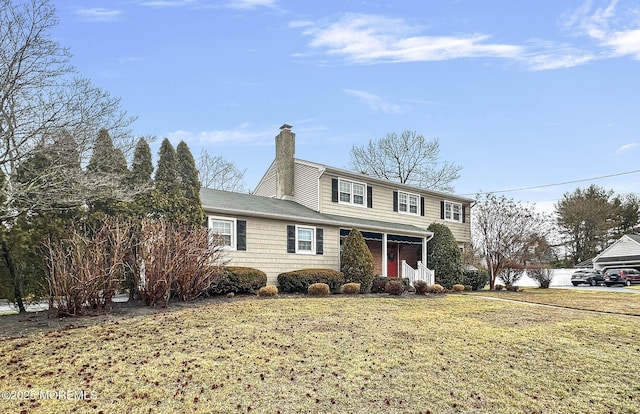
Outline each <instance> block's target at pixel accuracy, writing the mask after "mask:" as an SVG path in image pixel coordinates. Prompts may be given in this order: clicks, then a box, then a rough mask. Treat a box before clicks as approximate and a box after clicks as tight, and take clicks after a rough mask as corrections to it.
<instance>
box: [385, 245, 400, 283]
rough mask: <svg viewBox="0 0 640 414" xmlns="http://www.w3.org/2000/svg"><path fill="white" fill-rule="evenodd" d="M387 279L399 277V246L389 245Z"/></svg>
mask: <svg viewBox="0 0 640 414" xmlns="http://www.w3.org/2000/svg"><path fill="white" fill-rule="evenodd" d="M387 277H398V245H397V244H394V245H387Z"/></svg>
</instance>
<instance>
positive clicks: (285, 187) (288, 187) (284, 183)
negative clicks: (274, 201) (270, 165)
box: [276, 124, 296, 200]
mask: <svg viewBox="0 0 640 414" xmlns="http://www.w3.org/2000/svg"><path fill="white" fill-rule="evenodd" d="M291 128H292V127H291V125H287V124H284V125H282V126H281V127H280V133H279V134H278V135H277V136H276V197H277V198H283V199H288V200H291V199H293V157H294V155H295V152H296V134H294V133H293V132H291Z"/></svg>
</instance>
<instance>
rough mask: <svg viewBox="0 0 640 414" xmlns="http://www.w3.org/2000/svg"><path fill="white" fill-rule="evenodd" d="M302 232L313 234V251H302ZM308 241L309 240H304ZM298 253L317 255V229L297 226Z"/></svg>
mask: <svg viewBox="0 0 640 414" xmlns="http://www.w3.org/2000/svg"><path fill="white" fill-rule="evenodd" d="M300 230H309V231H310V232H311V240H310V241H311V250H302V249H300V241H303V240H300ZM304 241H307V240H304ZM296 253H297V254H316V228H315V227H311V226H296Z"/></svg>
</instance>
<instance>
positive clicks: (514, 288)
mask: <svg viewBox="0 0 640 414" xmlns="http://www.w3.org/2000/svg"><path fill="white" fill-rule="evenodd" d="M506 289H507V290H508V291H509V292H519V291H520V288H519V287H518V286H516V285H508V286H507V287H506Z"/></svg>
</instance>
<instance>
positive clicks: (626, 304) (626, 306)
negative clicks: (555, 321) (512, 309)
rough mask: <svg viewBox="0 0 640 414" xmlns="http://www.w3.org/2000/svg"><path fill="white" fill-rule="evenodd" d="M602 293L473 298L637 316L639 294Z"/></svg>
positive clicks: (525, 292) (535, 291)
mask: <svg viewBox="0 0 640 414" xmlns="http://www.w3.org/2000/svg"><path fill="white" fill-rule="evenodd" d="M620 289H621V292H606V291H600V290H595V289H594V290H575V289H535V288H525V289H524V290H522V291H520V292H507V291H499V292H496V291H489V290H481V291H478V292H473V293H472V294H473V295H479V296H490V297H495V298H501V299H510V300H518V301H522V302H530V303H540V304H544V305H553V306H561V307H565V308H570V309H584V310H592V311H597V312H607V313H615V314H625V315H635V316H640V294H637V293H633V292H624V290H627V289H626V288H625V289H624V290H622V288H620Z"/></svg>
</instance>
